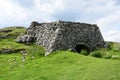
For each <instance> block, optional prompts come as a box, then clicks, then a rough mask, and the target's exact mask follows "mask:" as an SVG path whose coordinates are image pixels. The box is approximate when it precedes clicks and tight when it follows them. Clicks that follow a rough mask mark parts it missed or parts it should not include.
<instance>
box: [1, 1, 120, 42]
mask: <svg viewBox="0 0 120 80" xmlns="http://www.w3.org/2000/svg"><path fill="white" fill-rule="evenodd" d="M56 20H65V21H77V22H84V23H92V24H97V25H98V26H99V28H100V30H101V32H102V34H103V37H104V39H105V40H107V41H119V42H120V0H0V28H2V27H9V26H25V27H28V26H29V25H30V23H31V22H32V21H38V22H51V21H56Z"/></svg>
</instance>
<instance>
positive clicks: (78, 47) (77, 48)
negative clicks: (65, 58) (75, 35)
mask: <svg viewBox="0 0 120 80" xmlns="http://www.w3.org/2000/svg"><path fill="white" fill-rule="evenodd" d="M75 50H76V51H77V52H78V53H80V52H81V51H82V50H86V51H87V53H88V54H89V52H90V51H89V48H88V47H87V46H85V45H77V46H76V47H75Z"/></svg>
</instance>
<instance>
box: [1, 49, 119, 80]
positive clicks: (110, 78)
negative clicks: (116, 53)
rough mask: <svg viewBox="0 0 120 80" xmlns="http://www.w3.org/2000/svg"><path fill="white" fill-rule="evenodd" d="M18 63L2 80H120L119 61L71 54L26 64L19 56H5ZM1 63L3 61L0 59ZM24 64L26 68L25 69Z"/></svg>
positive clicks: (2, 73) (52, 56)
mask: <svg viewBox="0 0 120 80" xmlns="http://www.w3.org/2000/svg"><path fill="white" fill-rule="evenodd" d="M1 56H2V58H4V57H5V59H4V60H5V61H6V60H7V58H9V59H13V58H14V57H15V56H16V57H17V59H18V64H17V65H16V64H15V63H14V62H13V63H11V64H12V66H13V67H11V66H10V63H9V64H8V63H6V65H4V66H7V67H6V69H2V70H1V72H0V80H101V79H102V80H119V79H120V69H119V68H120V63H119V60H110V59H101V58H94V57H90V56H83V55H80V54H75V53H72V52H68V51H58V52H57V54H53V55H49V56H47V57H41V58H37V59H33V60H30V59H28V60H27V61H26V62H21V61H20V55H19V54H15V55H13V54H10V55H1ZM0 59H1V58H0ZM21 64H23V66H21Z"/></svg>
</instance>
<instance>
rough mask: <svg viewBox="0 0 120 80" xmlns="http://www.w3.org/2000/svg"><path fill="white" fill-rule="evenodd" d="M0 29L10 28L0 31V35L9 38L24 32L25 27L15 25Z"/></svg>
mask: <svg viewBox="0 0 120 80" xmlns="http://www.w3.org/2000/svg"><path fill="white" fill-rule="evenodd" d="M0 30H11V32H0V36H2V37H11V38H16V37H17V36H19V35H20V34H21V35H22V34H24V33H25V32H26V29H25V28H24V27H21V26H16V27H6V28H3V29H0Z"/></svg>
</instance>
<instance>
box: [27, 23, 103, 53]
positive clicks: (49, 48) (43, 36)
mask: <svg viewBox="0 0 120 80" xmlns="http://www.w3.org/2000/svg"><path fill="white" fill-rule="evenodd" d="M27 35H31V36H34V37H35V39H36V44H38V45H42V46H44V47H45V49H46V52H47V53H46V55H48V54H49V53H51V52H53V51H56V50H67V49H74V50H76V46H79V47H81V45H82V47H83V46H85V48H86V49H87V51H89V52H90V51H93V50H94V49H95V48H97V47H104V45H105V42H104V39H103V37H102V35H101V32H100V30H99V27H98V26H97V25H95V24H93V25H92V24H86V23H79V22H65V21H56V22H51V23H38V22H32V24H31V26H30V27H29V28H28V29H27ZM82 47H81V48H82ZM77 49H80V48H77Z"/></svg>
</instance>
